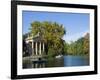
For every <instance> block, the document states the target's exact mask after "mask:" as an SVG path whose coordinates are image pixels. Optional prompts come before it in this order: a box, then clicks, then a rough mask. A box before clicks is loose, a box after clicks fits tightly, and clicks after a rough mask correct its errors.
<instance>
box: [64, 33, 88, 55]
mask: <svg viewBox="0 0 100 80" xmlns="http://www.w3.org/2000/svg"><path fill="white" fill-rule="evenodd" d="M64 53H65V54H67V55H89V34H88V33H87V34H86V35H85V36H84V37H82V38H80V39H78V40H77V41H75V42H71V43H70V44H68V43H65V45H64Z"/></svg>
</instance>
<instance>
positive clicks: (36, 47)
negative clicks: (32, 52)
mask: <svg viewBox="0 0 100 80" xmlns="http://www.w3.org/2000/svg"><path fill="white" fill-rule="evenodd" d="M35 48H36V55H37V53H38V52H37V42H36V43H35Z"/></svg>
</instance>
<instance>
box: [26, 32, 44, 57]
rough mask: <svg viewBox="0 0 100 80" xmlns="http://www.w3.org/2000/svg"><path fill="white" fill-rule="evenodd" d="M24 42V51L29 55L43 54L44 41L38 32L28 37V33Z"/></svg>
mask: <svg viewBox="0 0 100 80" xmlns="http://www.w3.org/2000/svg"><path fill="white" fill-rule="evenodd" d="M25 44H26V47H27V48H26V51H27V53H28V54H29V55H30V56H38V55H45V42H44V39H43V38H42V37H41V35H40V33H38V34H37V35H36V36H34V37H30V35H29V34H28V35H27V37H26V38H25Z"/></svg>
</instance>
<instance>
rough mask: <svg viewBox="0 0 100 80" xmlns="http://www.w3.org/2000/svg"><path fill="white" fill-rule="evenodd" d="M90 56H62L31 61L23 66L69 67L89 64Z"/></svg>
mask: <svg viewBox="0 0 100 80" xmlns="http://www.w3.org/2000/svg"><path fill="white" fill-rule="evenodd" d="M88 65H89V58H87V57H86V56H62V57H59V58H51V59H46V60H41V61H33V62H32V61H30V60H28V61H27V62H25V63H23V68H46V67H69V66H88Z"/></svg>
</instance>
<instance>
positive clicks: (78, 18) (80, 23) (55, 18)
mask: <svg viewBox="0 0 100 80" xmlns="http://www.w3.org/2000/svg"><path fill="white" fill-rule="evenodd" d="M89 17H90V15H89V14H88V13H67V12H66V13H64V12H43V11H42V12H39V11H37V12H36V11H23V12H22V26H23V34H25V33H27V32H29V28H30V27H31V25H30V24H31V23H32V22H34V21H41V22H43V21H51V22H57V23H59V24H63V26H64V28H65V29H66V34H65V35H64V36H63V39H64V40H65V41H66V42H68V43H70V42H71V41H76V40H77V39H79V38H80V37H83V36H84V35H85V34H86V33H87V32H89V26H90V25H89V24H90V23H89V22H90V21H89V19H90V18H89Z"/></svg>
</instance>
